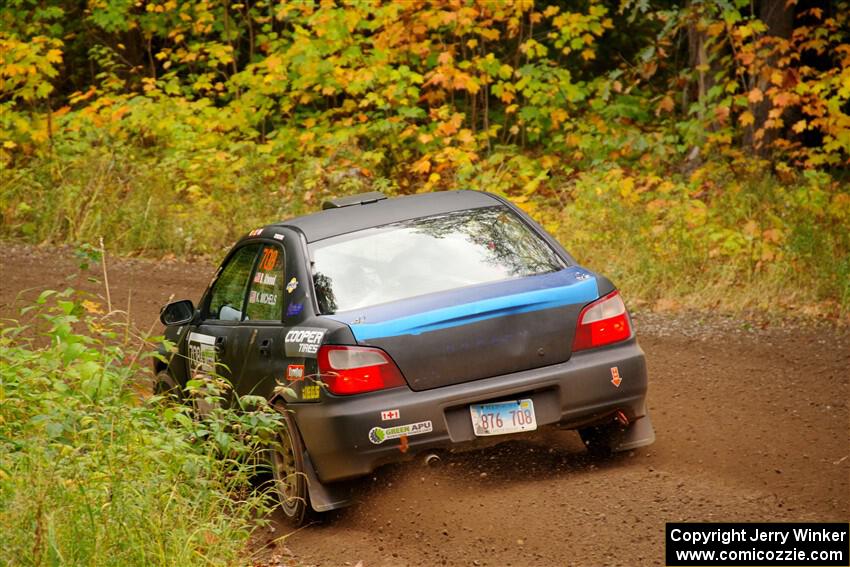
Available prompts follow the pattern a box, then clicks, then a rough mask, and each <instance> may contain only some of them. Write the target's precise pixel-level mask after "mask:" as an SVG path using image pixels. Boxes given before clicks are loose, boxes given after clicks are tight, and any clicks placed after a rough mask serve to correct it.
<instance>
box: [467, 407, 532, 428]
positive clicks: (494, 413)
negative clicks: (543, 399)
mask: <svg viewBox="0 0 850 567" xmlns="http://www.w3.org/2000/svg"><path fill="white" fill-rule="evenodd" d="M469 413H470V414H471V415H472V429H473V431H475V434H476V435H478V436H479V437H483V436H485V435H505V434H507V433H517V432H519V431H534V430H535V429H537V419H536V418H535V417H534V403H533V402H532V401H531V400H515V401H511V402H499V403H496V404H473V405H471V406H469Z"/></svg>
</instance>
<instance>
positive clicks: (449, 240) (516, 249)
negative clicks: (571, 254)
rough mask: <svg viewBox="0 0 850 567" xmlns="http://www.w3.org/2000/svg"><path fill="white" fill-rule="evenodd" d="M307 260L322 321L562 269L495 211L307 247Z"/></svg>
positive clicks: (523, 228) (504, 213)
mask: <svg viewBox="0 0 850 567" xmlns="http://www.w3.org/2000/svg"><path fill="white" fill-rule="evenodd" d="M310 252H311V255H312V258H313V261H314V264H313V281H314V283H315V287H316V297H317V300H318V303H319V309H320V311H321V312H322V313H324V314H330V313H335V312H337V311H348V310H351V309H358V308H363V307H369V306H372V305H377V304H379V303H387V302H390V301H397V300H400V299H407V298H410V297H415V296H419V295H425V294H428V293H434V292H437V291H444V290H448V289H456V288H461V287H466V286H471V285H477V284H482V283H487V282H497V281H502V280H508V279H512V278H521V277H525V276H530V275H534V274H544V273H547V272H554V271H557V270H560V269H562V268H564V267H565V264H564V262H563V261H562V260H561V258H560V257H559V256H558V255H557V254H555V252H554V251H553V250H552V248H551V247H550V246H549V245H548V244H547V243H546V242H545V241H544V240H542V239H541V238H540V237H539V236H538V235H537V234H536V233H535V232H533V231H532V230H531V229H530V228H529V227H528V226H527V225H526V224H525V223H523V222H522V221H521V220H520V219H519V218H517V216H516V215H515V214H514V213H513V212H511V211H510V209H508V208H507V207H503V206H499V207H487V208H481V209H471V210H465V211H458V212H452V213H446V214H441V215H436V216H432V217H424V218H419V219H413V220H408V221H403V222H398V223H393V224H388V225H385V226H380V227H376V228H369V229H366V230H360V231H357V232H353V233H351V234H344V235H341V236H337V237H334V238H328V239H326V240H321V241H318V242H314V243H313V244H311V245H310Z"/></svg>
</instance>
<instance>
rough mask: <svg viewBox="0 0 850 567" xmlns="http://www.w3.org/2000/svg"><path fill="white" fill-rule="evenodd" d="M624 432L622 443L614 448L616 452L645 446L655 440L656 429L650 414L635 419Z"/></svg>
mask: <svg viewBox="0 0 850 567" xmlns="http://www.w3.org/2000/svg"><path fill="white" fill-rule="evenodd" d="M623 433H624V435H623V438H622V439H621V440H620V443H619V444H618V445H617V446H616V447H614V448H613V449H612V450H613V451H614V452H615V453H616V452H620V451H628V450H630V449H637V448H638V447H645V446H647V445H651V444H652V443H654V442H655V429H654V428H653V427H652V420H651V419H649V414H646V415H645V416H643V417H642V418H640V419H638V420H637V421H635V422H634V423H633V424H632V426H631V427H629V428H628V429H627V430H626V431H624V432H623Z"/></svg>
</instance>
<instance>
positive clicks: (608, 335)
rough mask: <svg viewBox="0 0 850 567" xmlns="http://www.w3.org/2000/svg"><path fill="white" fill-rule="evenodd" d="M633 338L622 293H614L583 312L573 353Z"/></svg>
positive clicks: (592, 304)
mask: <svg viewBox="0 0 850 567" xmlns="http://www.w3.org/2000/svg"><path fill="white" fill-rule="evenodd" d="M631 336H632V329H631V327H630V326H629V316H628V314H627V313H626V305H625V303H623V299H622V298H621V297H620V292H618V291H612V292H611V293H609V294H608V295H606V296H605V297H603V298H601V299H597V300H596V301H594V302H593V303H591V304H590V305H588V306H587V307H585V308H584V309H582V310H581V314H579V316H578V327H577V328H576V337H575V340H574V341H573V351H576V350H584V349H588V348H595V347H599V346H602V345H608V344H611V343H616V342H618V341H624V340H626V339H628V338H629V337H631Z"/></svg>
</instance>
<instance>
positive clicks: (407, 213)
mask: <svg viewBox="0 0 850 567" xmlns="http://www.w3.org/2000/svg"><path fill="white" fill-rule="evenodd" d="M500 204H503V203H502V201H500V200H499V199H498V198H496V197H495V196H493V195H491V194H489V193H484V192H482V191H466V190H463V191H440V192H436V193H423V194H421V195H410V196H406V197H394V198H391V199H383V200H380V201H371V202H368V203H364V204H355V205H349V206H343V207H339V208H333V209H327V210H324V211H321V212H318V213H313V214H310V215H305V216H302V217H295V218H292V219H289V220H286V221H282V222H279V223H275V224H273V225H271V226H281V227H284V226H285V227H293V228H297V229H298V230H300V231H301V232H303V233H304V236H305V237H306V238H307V242H315V241H317V240H323V239H325V238H331V237H333V236H339V235H340V234H347V233H349V232H355V231H358V230H363V229H365V228H371V227H375V226H382V225H385V224H391V223H394V222H400V221H405V220H410V219H415V218H420V217H427V216H432V215H438V214H441V213H449V212H453V211H462V210H466V209H477V208H481V207H492V206H494V205H500Z"/></svg>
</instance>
